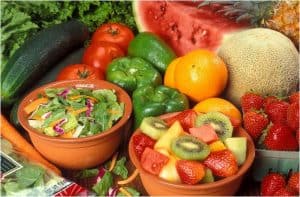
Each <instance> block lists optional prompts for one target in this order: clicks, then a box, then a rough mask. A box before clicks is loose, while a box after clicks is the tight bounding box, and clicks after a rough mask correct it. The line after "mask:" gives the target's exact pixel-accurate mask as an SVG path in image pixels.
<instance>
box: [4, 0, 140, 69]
mask: <svg viewBox="0 0 300 197" xmlns="http://www.w3.org/2000/svg"><path fill="white" fill-rule="evenodd" d="M0 6H1V12H0V13H1V43H2V44H1V66H2V65H4V64H5V63H6V62H7V59H8V58H10V57H11V56H12V55H13V54H14V53H15V51H16V50H17V49H18V48H19V47H20V46H21V45H22V44H23V43H24V41H25V40H26V39H27V38H28V37H29V36H32V35H33V34H35V33H36V32H37V31H40V30H42V29H44V28H47V27H49V26H51V25H53V24H58V23H61V22H64V21H67V20H70V19H72V18H74V19H78V20H80V21H81V22H83V23H85V24H86V25H87V26H88V27H89V29H90V31H91V32H93V31H95V29H96V28H97V27H99V26H100V25H101V24H102V23H105V22H109V21H111V22H121V23H124V24H126V25H128V26H129V27H130V28H132V29H133V30H134V31H135V32H136V31H137V30H136V24H135V21H134V18H133V14H132V8H131V2H129V1H66V0H65V1H1V5H0ZM74 31H75V30H74Z"/></svg>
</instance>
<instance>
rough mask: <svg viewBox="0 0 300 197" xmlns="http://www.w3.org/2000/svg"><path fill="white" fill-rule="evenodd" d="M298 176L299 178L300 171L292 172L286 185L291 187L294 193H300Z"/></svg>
mask: <svg viewBox="0 0 300 197" xmlns="http://www.w3.org/2000/svg"><path fill="white" fill-rule="evenodd" d="M299 178H300V173H299V172H294V173H293V174H292V175H291V176H290V178H289V180H288V187H289V188H291V190H293V191H295V192H296V194H299V193H300V189H299Z"/></svg>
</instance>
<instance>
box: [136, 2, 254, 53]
mask: <svg viewBox="0 0 300 197" xmlns="http://www.w3.org/2000/svg"><path fill="white" fill-rule="evenodd" d="M199 3H201V2H200V1H191V2H184V1H181V2H176V1H133V4H132V5H133V13H134V16H135V22H136V24H137V27H138V29H139V31H140V32H143V31H150V32H153V33H155V34H157V35H158V36H160V37H161V38H162V39H163V40H165V41H166V42H167V43H168V44H169V45H170V46H171V47H172V48H173V50H174V51H175V52H176V54H177V55H178V56H182V55H185V54H186V53H187V52H189V51H192V50H195V49H199V48H202V49H209V50H213V51H216V50H217V49H218V47H219V46H220V45H221V43H222V42H223V40H224V39H225V38H226V37H228V36H229V35H230V33H233V32H236V31H239V30H242V29H245V28H247V27H248V26H249V24H247V23H246V22H245V23H236V22H235V21H234V20H231V19H228V18H226V17H224V16H222V15H221V14H218V13H217V12H215V10H213V9H214V8H212V7H210V6H203V7H201V8H197V5H198V4H199ZM219 6H223V5H219Z"/></svg>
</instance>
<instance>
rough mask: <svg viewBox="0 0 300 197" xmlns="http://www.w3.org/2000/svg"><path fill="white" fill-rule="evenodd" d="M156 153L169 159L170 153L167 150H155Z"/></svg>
mask: <svg viewBox="0 0 300 197" xmlns="http://www.w3.org/2000/svg"><path fill="white" fill-rule="evenodd" d="M156 151H157V152H159V153H161V154H163V155H165V156H167V157H170V155H171V154H170V152H169V151H168V150H167V149H164V148H160V149H156Z"/></svg>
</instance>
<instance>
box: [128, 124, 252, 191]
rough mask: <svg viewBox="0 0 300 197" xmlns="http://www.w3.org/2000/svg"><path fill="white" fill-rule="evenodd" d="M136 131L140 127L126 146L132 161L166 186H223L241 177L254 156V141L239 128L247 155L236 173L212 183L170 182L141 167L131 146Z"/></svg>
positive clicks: (195, 188) (184, 188) (182, 187)
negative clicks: (243, 138) (245, 143)
mask: <svg viewBox="0 0 300 197" xmlns="http://www.w3.org/2000/svg"><path fill="white" fill-rule="evenodd" d="M138 133H141V131H140V129H137V130H136V131H135V132H134V134H133V135H132V136H131V138H130V141H129V147H128V149H129V151H128V152H129V156H130V159H131V161H132V163H133V164H134V166H135V167H136V168H137V169H138V170H139V171H140V173H141V174H145V175H146V176H147V177H148V178H150V179H153V181H156V182H159V183H160V184H162V185H165V186H168V187H170V188H176V189H183V190H201V189H203V190H205V189H212V188H217V187H221V186H224V185H226V184H228V183H230V182H232V181H234V180H235V179H238V178H241V177H242V176H243V175H244V174H245V173H246V172H247V170H248V169H249V168H250V167H251V165H252V163H253V161H254V157H255V146H254V143H253V141H252V139H251V137H250V136H249V135H248V133H247V132H246V131H245V130H244V129H243V128H239V130H238V133H239V134H240V135H238V136H243V137H246V138H247V157H246V161H245V162H244V164H243V165H242V166H241V167H240V168H239V171H238V173H237V174H235V175H233V176H230V177H227V178H223V179H221V180H218V181H216V182H212V183H204V184H197V185H189V184H182V183H171V182H168V181H165V180H163V179H161V178H159V177H157V176H155V175H152V174H150V173H148V172H146V171H145V170H144V169H143V168H142V167H141V165H140V162H139V161H138V159H137V157H136V155H135V153H134V151H133V146H132V137H133V136H134V135H136V134H138Z"/></svg>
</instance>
